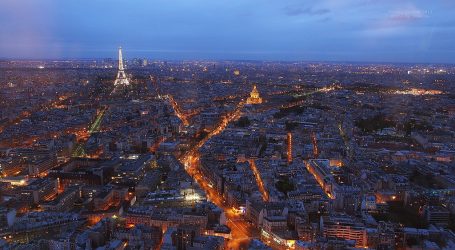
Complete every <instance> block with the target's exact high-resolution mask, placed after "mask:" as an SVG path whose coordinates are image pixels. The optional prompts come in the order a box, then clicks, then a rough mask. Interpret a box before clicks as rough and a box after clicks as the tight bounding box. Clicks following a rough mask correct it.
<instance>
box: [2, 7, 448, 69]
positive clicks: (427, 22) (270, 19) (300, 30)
mask: <svg viewBox="0 0 455 250" xmlns="http://www.w3.org/2000/svg"><path fill="white" fill-rule="evenodd" d="M0 7H1V8H0V9H1V10H0V14H2V15H1V16H2V18H1V19H0V23H4V24H7V25H1V28H0V34H4V35H7V37H8V39H2V41H1V42H0V56H1V57H2V58H5V59H80V58H106V57H108V58H115V54H114V53H112V51H113V50H114V49H115V48H117V47H118V46H120V45H122V46H123V47H124V48H125V49H126V50H128V57H129V58H134V57H146V58H150V59H161V60H271V61H329V62H391V63H454V62H455V59H453V58H455V56H454V55H455V51H454V50H453V48H452V44H453V43H454V42H455V37H454V36H453V35H452V34H453V32H452V31H453V29H454V28H455V18H453V17H451V16H452V15H450V12H451V10H453V9H454V8H455V4H453V3H451V2H450V1H437V2H434V3H428V2H425V1H405V0H403V1H381V2H374V1H367V0H349V1H329V0H327V1H308V2H306V3H299V2H298V1H280V2H273V1H249V2H240V1H229V2H228V1H217V2H207V1H195V2H190V3H188V2H182V1H176V2H168V1H150V2H142V1H141V2H140V3H139V4H135V5H134V6H132V5H131V4H130V5H128V3H127V2H123V1H116V2H109V4H108V3H106V2H104V1H98V2H94V3H93V2H77V3H75V2H73V3H71V2H59V1H51V0H47V1H40V2H39V3H33V2H31V3H30V2H27V3H26V2H24V1H2V3H0Z"/></svg>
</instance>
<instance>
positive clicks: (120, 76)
mask: <svg viewBox="0 0 455 250" xmlns="http://www.w3.org/2000/svg"><path fill="white" fill-rule="evenodd" d="M118 85H123V86H129V85H130V81H129V80H128V78H127V77H126V74H125V69H124V67H123V56H122V47H119V48H118V72H117V78H116V79H115V82H114V86H118Z"/></svg>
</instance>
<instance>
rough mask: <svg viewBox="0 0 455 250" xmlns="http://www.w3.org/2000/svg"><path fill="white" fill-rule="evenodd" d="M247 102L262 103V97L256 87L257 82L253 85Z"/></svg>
mask: <svg viewBox="0 0 455 250" xmlns="http://www.w3.org/2000/svg"><path fill="white" fill-rule="evenodd" d="M246 103H247V104H261V103H262V98H261V97H260V96H259V91H258V89H257V88H256V84H255V85H254V86H253V90H252V91H251V93H250V97H248V99H247V100H246Z"/></svg>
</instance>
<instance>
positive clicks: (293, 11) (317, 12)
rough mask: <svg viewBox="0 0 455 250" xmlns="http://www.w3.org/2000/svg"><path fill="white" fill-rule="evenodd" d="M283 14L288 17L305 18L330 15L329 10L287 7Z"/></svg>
mask: <svg viewBox="0 0 455 250" xmlns="http://www.w3.org/2000/svg"><path fill="white" fill-rule="evenodd" d="M284 10H285V13H286V15H288V16H301V15H306V16H322V15H325V14H328V13H330V10H329V9H315V8H311V7H308V8H301V7H291V6H288V7H286V8H285V9H284Z"/></svg>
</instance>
